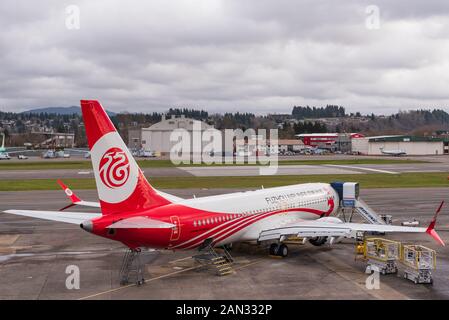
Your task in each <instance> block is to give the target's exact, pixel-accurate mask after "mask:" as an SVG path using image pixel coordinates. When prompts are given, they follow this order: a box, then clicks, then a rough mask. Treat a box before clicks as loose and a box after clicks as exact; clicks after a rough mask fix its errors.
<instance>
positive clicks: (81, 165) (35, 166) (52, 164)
mask: <svg viewBox="0 0 449 320" xmlns="http://www.w3.org/2000/svg"><path fill="white" fill-rule="evenodd" d="M137 162H138V164H139V166H140V167H141V168H170V167H176V166H175V165H174V164H173V163H172V162H171V161H170V160H138V161H137ZM425 162H428V161H420V160H407V159H378V158H377V159H376V158H373V159H366V158H363V159H342V160H331V159H314V160H282V161H279V165H321V164H336V165H354V164H409V163H425ZM227 165H229V164H214V166H227ZM231 165H255V164H231ZM180 166H189V167H190V166H205V165H204V164H199V165H194V164H189V165H184V164H182V165H180ZM91 168H92V165H91V162H90V161H82V160H80V161H73V160H67V161H54V160H47V161H28V162H27V161H23V162H8V161H2V162H0V170H53V169H91Z"/></svg>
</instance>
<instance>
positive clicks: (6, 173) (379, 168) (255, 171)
mask: <svg viewBox="0 0 449 320" xmlns="http://www.w3.org/2000/svg"><path fill="white" fill-rule="evenodd" d="M143 171H144V174H145V176H147V177H168V176H170V177H173V176H174V177H185V176H197V177H223V176H242V177H243V176H257V175H260V174H261V172H263V171H261V170H260V167H258V166H201V167H168V168H167V167H163V168H143ZM407 172H449V162H447V163H444V162H438V163H411V164H371V165H366V164H365V165H329V164H323V165H279V166H278V167H277V170H276V172H275V174H277V175H319V174H368V173H387V174H398V173H407ZM93 177H94V175H93V171H92V170H91V169H56V170H0V179H4V180H23V179H70V178H80V179H82V178H93Z"/></svg>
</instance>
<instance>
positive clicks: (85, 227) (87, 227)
mask: <svg viewBox="0 0 449 320" xmlns="http://www.w3.org/2000/svg"><path fill="white" fill-rule="evenodd" d="M80 227H81V229H83V230H85V231H87V232H92V230H93V224H92V221H90V220H87V221H84V222H83V223H81V224H80Z"/></svg>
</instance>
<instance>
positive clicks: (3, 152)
mask: <svg viewBox="0 0 449 320" xmlns="http://www.w3.org/2000/svg"><path fill="white" fill-rule="evenodd" d="M0 136H1V137H2V144H1V146H0V160H9V159H11V155H13V154H17V155H18V158H19V159H28V157H26V156H25V155H23V154H24V153H26V152H30V150H25V149H24V148H22V147H11V148H6V147H5V134H4V133H3V132H0Z"/></svg>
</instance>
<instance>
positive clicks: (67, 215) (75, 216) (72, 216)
mask: <svg viewBox="0 0 449 320" xmlns="http://www.w3.org/2000/svg"><path fill="white" fill-rule="evenodd" d="M3 212H5V213H9V214H15V215H18V216H25V217H31V218H39V219H44V220H51V221H59V222H65V223H72V224H80V223H82V222H84V221H86V220H92V219H94V218H98V217H101V213H86V212H60V211H36V210H6V211H3Z"/></svg>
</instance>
